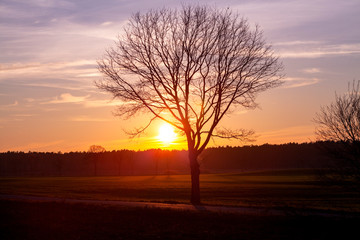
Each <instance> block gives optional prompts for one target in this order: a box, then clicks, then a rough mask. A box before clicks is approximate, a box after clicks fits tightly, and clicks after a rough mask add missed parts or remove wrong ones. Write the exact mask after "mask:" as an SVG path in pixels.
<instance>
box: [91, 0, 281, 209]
mask: <svg viewBox="0 0 360 240" xmlns="http://www.w3.org/2000/svg"><path fill="white" fill-rule="evenodd" d="M98 66H99V70H100V72H101V73H103V75H104V78H103V80H101V81H100V82H97V86H98V87H99V88H100V89H102V90H105V91H107V92H110V93H112V95H113V97H114V98H117V99H120V100H121V101H123V104H122V105H121V106H119V108H118V112H117V113H118V115H120V116H125V117H132V116H134V115H135V114H137V113H139V112H150V113H151V114H152V118H150V120H149V123H148V124H147V125H146V126H145V127H143V128H140V129H138V130H137V131H136V132H135V133H139V132H142V131H143V130H145V129H146V127H148V126H149V125H150V124H151V122H152V121H153V120H154V119H161V120H163V121H165V122H167V123H169V124H171V125H172V126H174V127H175V128H176V129H177V130H178V131H179V132H182V133H183V134H184V135H185V136H186V139H187V143H188V154H189V155H188V156H189V160H190V168H191V181H192V191H191V202H192V203H193V204H199V203H200V185H199V175H200V169H199V163H198V160H197V158H198V156H199V154H200V153H201V152H202V151H203V150H204V149H205V147H206V146H207V144H208V143H209V141H210V139H211V138H212V137H224V138H237V139H246V138H248V137H249V134H251V133H252V132H251V131H246V130H243V129H238V130H232V131H230V130H229V129H221V128H219V122H220V121H221V119H222V118H223V117H224V116H225V115H226V114H229V113H231V111H232V110H234V109H235V108H236V107H244V108H254V107H256V104H255V102H254V100H255V97H256V95H257V93H259V92H262V91H265V90H267V89H269V88H273V87H276V86H278V85H279V84H280V83H281V81H280V79H281V74H280V72H281V71H280V70H281V69H282V65H281V63H279V61H278V58H277V57H275V56H274V54H273V50H272V48H271V46H269V45H267V44H266V43H265V41H264V39H263V36H262V32H261V31H260V30H259V27H258V26H255V27H254V28H251V27H250V26H249V24H248V22H247V20H246V19H244V18H241V17H239V16H238V15H237V14H233V13H232V12H231V11H229V10H224V11H222V10H217V9H213V8H209V7H205V6H195V7H193V6H183V8H182V9H180V10H171V9H162V10H153V11H149V12H147V13H145V14H140V13H136V14H135V15H133V17H132V18H131V19H130V21H129V23H128V25H127V27H125V28H124V34H123V35H122V36H119V37H118V40H117V42H116V46H115V47H113V48H110V49H108V50H107V52H106V54H105V56H104V57H103V59H102V60H100V61H99V62H98Z"/></svg>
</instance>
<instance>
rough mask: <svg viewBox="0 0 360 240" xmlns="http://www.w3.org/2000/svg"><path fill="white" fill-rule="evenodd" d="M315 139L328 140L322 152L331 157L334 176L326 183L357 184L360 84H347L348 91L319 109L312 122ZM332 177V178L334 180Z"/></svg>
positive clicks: (359, 146) (359, 166) (358, 180)
mask: <svg viewBox="0 0 360 240" xmlns="http://www.w3.org/2000/svg"><path fill="white" fill-rule="evenodd" d="M314 121H315V123H316V124H317V128H316V131H315V134H316V136H317V138H318V140H321V141H332V142H335V143H333V144H327V145H325V146H328V147H327V148H326V151H327V152H328V153H330V154H331V156H332V157H335V159H336V160H337V161H336V164H335V166H333V167H334V170H336V171H335V172H336V175H334V176H332V177H331V178H332V179H330V180H339V178H341V180H346V179H349V178H350V179H352V180H355V182H357V183H359V182H360V81H357V82H356V81H353V83H352V85H351V84H350V83H349V86H348V92H347V93H345V94H343V95H337V94H335V101H334V102H333V103H331V104H330V105H328V106H324V107H322V108H321V110H320V112H319V113H317V115H316V117H315V119H314ZM334 177H335V178H334Z"/></svg>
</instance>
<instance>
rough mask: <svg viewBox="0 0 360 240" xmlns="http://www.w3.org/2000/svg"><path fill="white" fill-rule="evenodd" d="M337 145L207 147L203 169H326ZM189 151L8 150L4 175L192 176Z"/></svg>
mask: <svg viewBox="0 0 360 240" xmlns="http://www.w3.org/2000/svg"><path fill="white" fill-rule="evenodd" d="M324 144H325V145H328V146H330V145H331V144H334V143H324V142H322V143H319V142H315V143H301V144H298V143H288V144H281V145H270V144H264V145H260V146H254V145H251V146H242V147H230V146H226V147H214V148H207V149H205V151H204V152H203V153H202V154H201V155H200V157H199V164H200V171H201V172H202V173H219V172H244V171H256V170H270V169H294V168H323V167H328V166H329V164H330V163H331V161H330V160H329V157H328V156H327V155H324V154H323V151H322V150H321V146H322V145H324ZM189 169H190V166H189V161H188V155H187V151H185V150H181V151H180V150H161V149H151V150H146V151H130V150H118V151H105V152H96V153H94V152H69V153H61V152H58V153H54V152H27V153H25V152H10V151H9V152H4V153H0V176H128V175H164V174H189V172H190V170H189Z"/></svg>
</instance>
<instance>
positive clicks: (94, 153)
mask: <svg viewBox="0 0 360 240" xmlns="http://www.w3.org/2000/svg"><path fill="white" fill-rule="evenodd" d="M104 152H106V149H105V148H104V147H102V146H99V145H91V146H90V147H89V150H88V153H90V158H91V159H92V160H93V164H94V176H97V175H98V165H99V164H98V161H99V157H100V156H99V154H100V153H104Z"/></svg>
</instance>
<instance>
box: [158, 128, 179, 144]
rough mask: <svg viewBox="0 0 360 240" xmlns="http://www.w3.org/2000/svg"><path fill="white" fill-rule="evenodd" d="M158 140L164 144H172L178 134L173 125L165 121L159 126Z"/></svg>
mask: <svg viewBox="0 0 360 240" xmlns="http://www.w3.org/2000/svg"><path fill="white" fill-rule="evenodd" d="M157 138H158V140H159V141H161V142H162V143H163V144H166V145H168V144H170V143H172V142H174V141H175V139H176V138H177V134H176V133H175V132H174V128H173V126H171V125H170V124H168V123H164V124H163V125H161V126H160V128H159V135H158V136H157Z"/></svg>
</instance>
